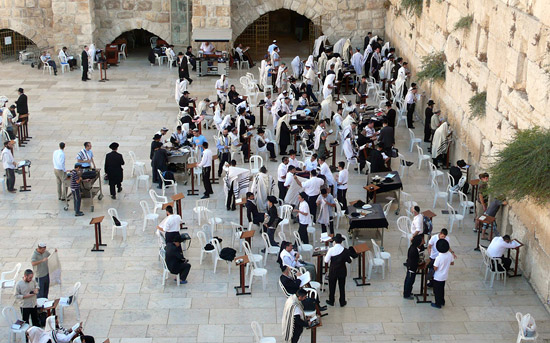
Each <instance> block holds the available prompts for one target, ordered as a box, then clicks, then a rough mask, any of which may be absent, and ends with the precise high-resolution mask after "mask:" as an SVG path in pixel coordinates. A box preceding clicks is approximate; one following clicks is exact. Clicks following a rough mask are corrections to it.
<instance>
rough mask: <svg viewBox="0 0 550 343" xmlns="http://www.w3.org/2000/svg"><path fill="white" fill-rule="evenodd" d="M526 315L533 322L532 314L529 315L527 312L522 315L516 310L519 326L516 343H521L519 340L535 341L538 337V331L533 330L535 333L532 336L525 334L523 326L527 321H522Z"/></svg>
mask: <svg viewBox="0 0 550 343" xmlns="http://www.w3.org/2000/svg"><path fill="white" fill-rule="evenodd" d="M527 316H529V319H532V320H533V322H534V321H535V319H533V316H531V315H530V314H529V313H527V314H525V315H523V314H521V312H516V320H517V321H518V326H519V332H518V339H517V340H516V343H521V341H536V340H537V338H538V337H539V334H538V332H535V335H534V336H532V337H527V336H525V331H524V326H525V324H527V323H524V321H525V320H526V319H527V318H526V317H527Z"/></svg>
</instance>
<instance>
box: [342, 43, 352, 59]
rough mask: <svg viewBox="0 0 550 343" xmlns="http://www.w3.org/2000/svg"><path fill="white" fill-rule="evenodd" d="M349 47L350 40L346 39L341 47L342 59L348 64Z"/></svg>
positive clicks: (349, 56)
mask: <svg viewBox="0 0 550 343" xmlns="http://www.w3.org/2000/svg"><path fill="white" fill-rule="evenodd" d="M350 48H351V41H350V40H349V39H346V41H345V42H344V47H343V48H342V60H343V61H344V62H346V64H349V60H350V58H351V55H350V54H351V53H350Z"/></svg>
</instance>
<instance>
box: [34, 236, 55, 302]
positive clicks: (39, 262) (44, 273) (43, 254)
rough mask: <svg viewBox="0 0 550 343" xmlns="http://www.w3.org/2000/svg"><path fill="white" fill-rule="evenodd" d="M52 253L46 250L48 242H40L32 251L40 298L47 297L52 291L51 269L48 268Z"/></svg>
mask: <svg viewBox="0 0 550 343" xmlns="http://www.w3.org/2000/svg"><path fill="white" fill-rule="evenodd" d="M55 251H57V249H55ZM50 255H51V254H50V252H49V251H48V250H46V243H38V248H36V250H35V251H34V252H33V253H32V257H31V264H32V266H33V269H34V272H35V275H36V281H37V282H38V287H39V288H40V292H38V295H37V297H38V298H47V297H48V293H49V291H50V270H49V269H48V257H50Z"/></svg>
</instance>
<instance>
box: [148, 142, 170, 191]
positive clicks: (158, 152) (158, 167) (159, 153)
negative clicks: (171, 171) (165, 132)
mask: <svg viewBox="0 0 550 343" xmlns="http://www.w3.org/2000/svg"><path fill="white" fill-rule="evenodd" d="M152 147H153V151H154V153H153V161H152V164H151V166H152V169H153V182H157V183H158V184H159V185H158V188H162V179H161V178H160V176H159V171H160V172H164V171H166V170H167V169H168V152H167V151H166V149H163V148H162V143H161V142H153V145H152Z"/></svg>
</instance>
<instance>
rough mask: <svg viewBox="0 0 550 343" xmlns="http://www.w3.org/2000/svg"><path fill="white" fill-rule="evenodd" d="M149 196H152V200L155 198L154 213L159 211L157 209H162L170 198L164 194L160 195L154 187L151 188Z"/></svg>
mask: <svg viewBox="0 0 550 343" xmlns="http://www.w3.org/2000/svg"><path fill="white" fill-rule="evenodd" d="M149 196H150V197H151V200H153V205H154V207H155V208H154V209H153V213H157V210H162V205H164V204H166V203H168V198H167V197H165V196H162V195H158V194H157V192H155V190H154V189H150V190H149Z"/></svg>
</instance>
